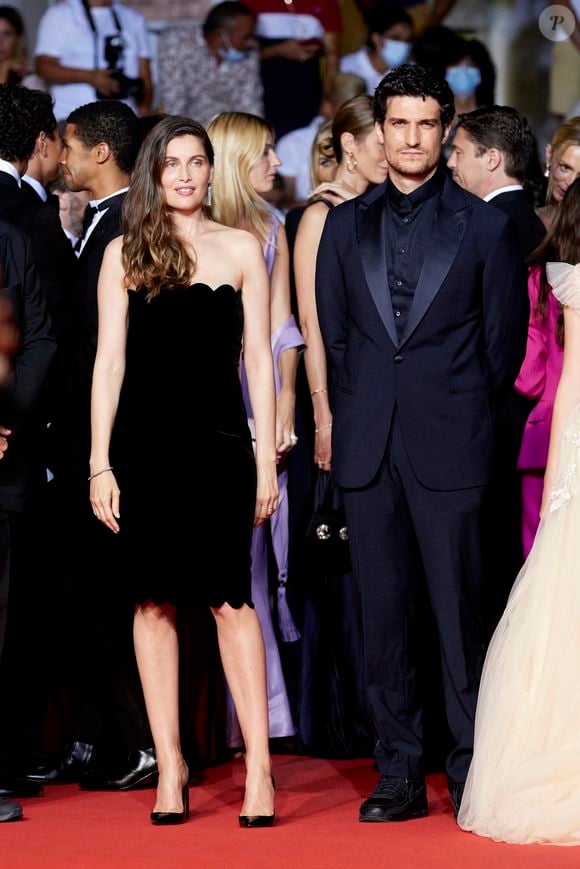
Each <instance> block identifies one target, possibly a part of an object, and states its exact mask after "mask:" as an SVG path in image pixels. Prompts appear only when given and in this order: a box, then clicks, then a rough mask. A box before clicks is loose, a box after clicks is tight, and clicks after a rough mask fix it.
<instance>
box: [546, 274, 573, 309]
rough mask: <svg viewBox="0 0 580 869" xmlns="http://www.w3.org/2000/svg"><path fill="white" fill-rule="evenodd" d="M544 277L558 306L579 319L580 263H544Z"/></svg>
mask: <svg viewBox="0 0 580 869" xmlns="http://www.w3.org/2000/svg"><path fill="white" fill-rule="evenodd" d="M546 275H547V277H548V283H549V284H550V286H551V287H552V292H553V293H554V295H555V296H556V298H557V299H558V301H559V302H560V304H561V305H565V306H566V307H568V308H571V309H572V310H573V311H574V313H575V314H576V315H577V316H579V317H580V263H576V265H575V266H572V265H569V264H568V263H546Z"/></svg>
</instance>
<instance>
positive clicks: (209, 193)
mask: <svg viewBox="0 0 580 869" xmlns="http://www.w3.org/2000/svg"><path fill="white" fill-rule="evenodd" d="M205 198H206V205H207V207H208V208H211V181H209V182H208V185H207V193H206V197H205Z"/></svg>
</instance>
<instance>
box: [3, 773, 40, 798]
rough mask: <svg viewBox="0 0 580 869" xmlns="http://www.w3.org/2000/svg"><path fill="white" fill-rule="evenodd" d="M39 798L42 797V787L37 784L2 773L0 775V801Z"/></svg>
mask: <svg viewBox="0 0 580 869" xmlns="http://www.w3.org/2000/svg"><path fill="white" fill-rule="evenodd" d="M40 796H42V785H41V784H39V783H38V782H32V781H28V779H25V778H18V777H17V776H14V775H8V774H4V773H2V775H0V799H13V798H14V797H16V798H17V799H18V798H19V797H40Z"/></svg>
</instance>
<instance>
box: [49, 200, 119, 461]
mask: <svg viewBox="0 0 580 869" xmlns="http://www.w3.org/2000/svg"><path fill="white" fill-rule="evenodd" d="M124 197H125V194H124V193H123V194H119V195H118V196H116V197H114V198H113V197H112V198H111V202H110V204H109V206H108V209H107V211H106V212H105V213H104V214H103V216H102V217H101V218H100V220H99V222H98V223H97V225H96V226H95V228H94V229H93V231H92V232H91V234H90V236H89V237H88V239H87V242H86V244H85V246H84V247H83V249H82V252H81V254H80V256H79V259H78V272H77V280H76V283H75V286H74V288H73V293H72V297H71V307H70V315H69V317H68V325H67V330H66V333H65V335H64V337H63V341H62V342H61V344H62V346H61V347H60V348H59V352H58V356H57V363H58V364H57V371H58V406H57V410H56V413H55V418H54V419H53V424H52V426H51V429H52V431H51V440H52V447H53V449H52V456H51V461H52V463H53V464H52V466H51V467H53V469H54V470H55V471H56V470H59V469H60V470H61V471H62V470H65V469H68V470H70V469H72V468H74V473H75V474H76V473H78V472H79V469H81V468H82V470H83V473H84V472H85V471H88V462H89V454H90V442H91V424H90V407H91V385H92V380H93V366H94V363H95V356H96V352H97V333H98V308H97V285H98V281H99V273H100V270H101V263H102V261H103V255H104V253H105V248H106V247H107V245H108V244H109V242H110V241H112V240H113V239H114V238H117V237H118V236H119V235H121V208H122V204H123V199H124Z"/></svg>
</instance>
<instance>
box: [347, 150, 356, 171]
mask: <svg viewBox="0 0 580 869" xmlns="http://www.w3.org/2000/svg"><path fill="white" fill-rule="evenodd" d="M357 166H358V163H357V162H356V157H355V156H354V154H349V155H348V160H347V161H346V171H347V172H350V173H353V172H356V167H357Z"/></svg>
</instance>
